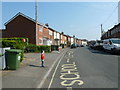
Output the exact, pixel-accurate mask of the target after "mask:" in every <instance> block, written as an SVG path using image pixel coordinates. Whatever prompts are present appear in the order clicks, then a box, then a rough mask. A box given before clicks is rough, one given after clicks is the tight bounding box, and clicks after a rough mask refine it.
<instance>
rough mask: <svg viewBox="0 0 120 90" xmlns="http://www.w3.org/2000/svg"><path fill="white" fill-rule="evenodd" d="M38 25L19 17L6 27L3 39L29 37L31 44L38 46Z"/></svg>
mask: <svg viewBox="0 0 120 90" xmlns="http://www.w3.org/2000/svg"><path fill="white" fill-rule="evenodd" d="M35 32H36V25H35V23H34V22H32V21H31V20H29V19H27V18H25V17H23V16H18V17H17V18H15V19H14V20H12V21H11V22H10V23H8V24H7V25H6V31H5V34H4V35H3V37H7V38H9V37H27V38H29V43H32V44H36V37H35V36H36V33H35Z"/></svg>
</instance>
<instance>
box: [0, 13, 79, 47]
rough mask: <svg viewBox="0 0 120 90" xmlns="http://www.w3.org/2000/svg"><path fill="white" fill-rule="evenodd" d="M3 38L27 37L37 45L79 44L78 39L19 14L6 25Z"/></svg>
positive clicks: (2, 31)
mask: <svg viewBox="0 0 120 90" xmlns="http://www.w3.org/2000/svg"><path fill="white" fill-rule="evenodd" d="M0 33H2V38H12V37H25V38H29V43H31V44H35V45H64V46H67V45H68V44H70V45H71V44H73V43H78V42H77V41H76V40H77V39H76V38H74V37H71V36H69V35H65V34H64V33H63V32H62V33H60V32H58V31H56V30H54V29H52V28H50V27H49V25H48V24H45V25H43V24H41V23H39V22H37V23H36V21H35V20H34V19H32V18H30V17H28V16H26V15H24V14H23V13H21V12H19V13H17V14H16V15H15V16H14V17H12V18H11V19H10V20H9V21H8V22H6V23H5V29H4V30H1V31H0Z"/></svg>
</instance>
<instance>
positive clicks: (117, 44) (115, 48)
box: [103, 38, 120, 53]
mask: <svg viewBox="0 0 120 90" xmlns="http://www.w3.org/2000/svg"><path fill="white" fill-rule="evenodd" d="M103 48H104V49H105V50H107V51H110V52H111V53H120V39H119V38H110V39H105V40H103Z"/></svg>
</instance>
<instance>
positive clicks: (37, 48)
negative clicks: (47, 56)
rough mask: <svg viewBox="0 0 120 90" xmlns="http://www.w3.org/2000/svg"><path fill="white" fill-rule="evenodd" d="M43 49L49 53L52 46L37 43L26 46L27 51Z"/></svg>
mask: <svg viewBox="0 0 120 90" xmlns="http://www.w3.org/2000/svg"><path fill="white" fill-rule="evenodd" d="M42 50H44V51H45V52H47V53H49V52H51V46H47V45H42V46H36V45H35V44H28V46H26V48H25V52H41V51H42Z"/></svg>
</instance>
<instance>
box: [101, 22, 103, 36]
mask: <svg viewBox="0 0 120 90" xmlns="http://www.w3.org/2000/svg"><path fill="white" fill-rule="evenodd" d="M102 34H103V28H102V24H101V37H102Z"/></svg>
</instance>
